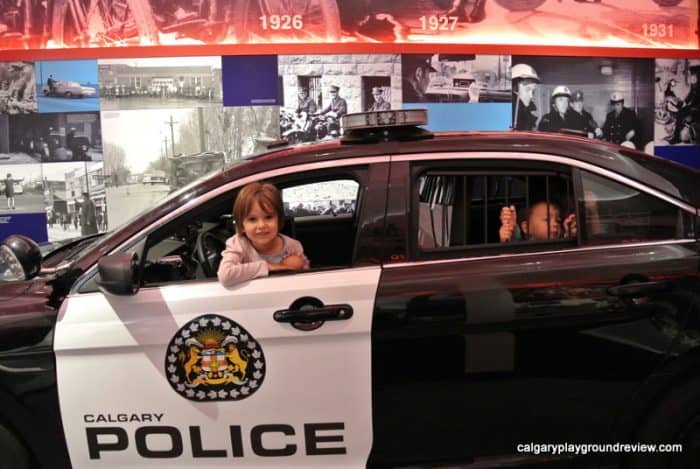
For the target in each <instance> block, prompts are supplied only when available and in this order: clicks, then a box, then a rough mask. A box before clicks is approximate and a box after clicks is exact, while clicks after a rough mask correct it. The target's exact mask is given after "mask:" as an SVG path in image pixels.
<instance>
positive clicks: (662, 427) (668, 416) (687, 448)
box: [625, 377, 700, 469]
mask: <svg viewBox="0 0 700 469" xmlns="http://www.w3.org/2000/svg"><path fill="white" fill-rule="evenodd" d="M636 441H638V442H640V443H650V444H670V443H680V444H682V445H683V451H682V452H680V453H670V452H667V453H658V452H656V453H642V452H638V453H634V454H631V455H630V456H629V458H628V460H627V464H625V467H627V468H628V469H676V468H679V469H680V468H688V467H700V377H697V378H693V379H692V380H690V381H688V382H686V383H685V384H682V385H680V386H679V387H678V388H676V389H673V390H672V391H670V392H668V393H667V394H666V396H665V397H664V398H663V400H662V401H661V403H660V404H659V405H658V406H657V407H656V408H655V409H654V410H653V411H652V412H651V415H650V416H649V418H648V419H647V420H646V421H645V422H644V424H643V425H642V427H641V428H640V429H639V432H638V433H637V438H636Z"/></svg>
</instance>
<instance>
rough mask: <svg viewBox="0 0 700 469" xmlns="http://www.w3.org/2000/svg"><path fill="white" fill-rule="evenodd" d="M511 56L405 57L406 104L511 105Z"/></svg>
mask: <svg viewBox="0 0 700 469" xmlns="http://www.w3.org/2000/svg"><path fill="white" fill-rule="evenodd" d="M510 65H511V64H510V56H509V55H474V54H471V55H458V54H432V55H424V54H404V55H402V56H401V75H402V77H403V101H404V102H405V103H470V104H475V103H509V102H510V101H511V91H510Z"/></svg>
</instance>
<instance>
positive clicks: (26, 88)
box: [0, 48, 36, 114]
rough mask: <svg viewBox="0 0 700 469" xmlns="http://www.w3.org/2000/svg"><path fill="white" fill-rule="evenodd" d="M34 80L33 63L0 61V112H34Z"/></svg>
mask: <svg viewBox="0 0 700 469" xmlns="http://www.w3.org/2000/svg"><path fill="white" fill-rule="evenodd" d="M0 49H1V48H0ZM35 80H36V79H35V76H34V64H33V63H31V62H0V114H26V113H29V112H36V88H35V86H36V84H35V83H36V82H35Z"/></svg>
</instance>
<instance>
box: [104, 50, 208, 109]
mask: <svg viewBox="0 0 700 469" xmlns="http://www.w3.org/2000/svg"><path fill="white" fill-rule="evenodd" d="M98 69H99V77H100V96H101V101H102V110H120V109H123V110H127V109H163V108H189V107H196V106H218V105H220V104H221V95H222V93H221V57H218V56H216V57H178V58H177V59H176V60H173V59H172V58H170V57H158V58H144V59H100V60H99V62H98Z"/></svg>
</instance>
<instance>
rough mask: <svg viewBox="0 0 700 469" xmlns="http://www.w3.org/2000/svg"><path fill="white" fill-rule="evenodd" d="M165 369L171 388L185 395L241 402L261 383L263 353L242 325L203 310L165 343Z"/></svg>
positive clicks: (211, 399)
mask: <svg viewBox="0 0 700 469" xmlns="http://www.w3.org/2000/svg"><path fill="white" fill-rule="evenodd" d="M165 370H166V374H167V376H168V381H169V382H170V385H171V386H172V388H173V389H174V390H175V391H176V392H177V393H178V394H180V395H181V396H183V397H185V398H187V399H190V400H193V401H198V402H204V401H239V400H241V399H245V398H246V397H249V396H251V395H253V393H255V391H257V390H258V389H259V388H260V386H261V385H262V382H263V379H264V378H265V356H264V355H263V351H262V348H261V347H260V344H259V343H258V342H257V341H256V340H255V339H254V338H253V336H251V335H250V334H249V333H248V331H246V330H245V329H244V328H243V327H242V326H241V325H240V324H238V323H236V322H235V321H232V320H231V319H228V318H226V317H224V316H219V315H216V314H206V315H203V316H199V317H197V318H195V319H193V320H191V321H189V322H187V323H186V324H185V325H184V326H182V327H181V328H180V329H179V330H178V331H177V333H176V334H175V336H174V337H173V338H172V340H171V341H170V344H168V351H167V353H166V355H165Z"/></svg>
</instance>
